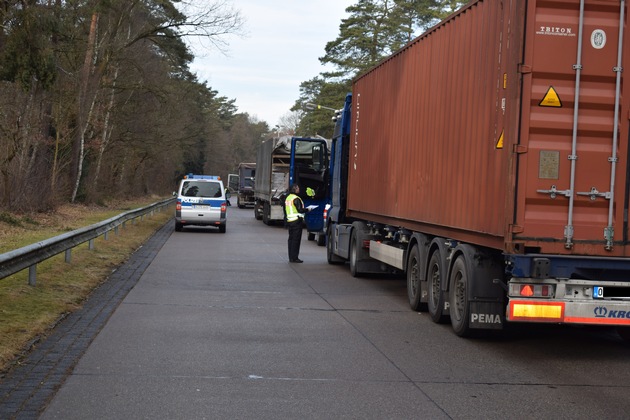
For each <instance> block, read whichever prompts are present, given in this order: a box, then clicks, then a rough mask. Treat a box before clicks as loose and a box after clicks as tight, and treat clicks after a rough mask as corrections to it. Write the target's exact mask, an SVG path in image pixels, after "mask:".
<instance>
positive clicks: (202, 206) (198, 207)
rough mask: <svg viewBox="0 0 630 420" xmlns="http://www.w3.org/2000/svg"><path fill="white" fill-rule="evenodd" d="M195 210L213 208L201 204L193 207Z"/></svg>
mask: <svg viewBox="0 0 630 420" xmlns="http://www.w3.org/2000/svg"><path fill="white" fill-rule="evenodd" d="M193 208H194V209H195V210H210V208H211V207H210V206H204V205H201V204H195V205H194V206H193Z"/></svg>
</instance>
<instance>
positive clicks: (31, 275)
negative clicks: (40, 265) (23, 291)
mask: <svg viewBox="0 0 630 420" xmlns="http://www.w3.org/2000/svg"><path fill="white" fill-rule="evenodd" d="M36 282H37V264H33V265H31V266H30V267H29V268H28V284H29V285H30V286H35V283H36Z"/></svg>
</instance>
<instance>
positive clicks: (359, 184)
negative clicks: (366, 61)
mask: <svg viewBox="0 0 630 420" xmlns="http://www.w3.org/2000/svg"><path fill="white" fill-rule="evenodd" d="M503 13H504V10H503V8H502V7H501V4H500V2H498V1H478V2H475V3H473V4H471V5H470V6H468V7H467V8H466V9H464V10H462V11H460V13H458V14H457V15H455V16H453V17H451V18H450V19H449V20H447V21H445V22H444V23H443V24H441V25H440V26H438V27H436V28H434V29H433V30H431V31H430V32H428V33H427V34H425V35H423V36H422V37H420V38H418V39H416V40H415V41H413V42H412V43H410V44H409V45H408V46H407V47H405V48H404V49H403V50H401V51H400V52H399V53H397V54H395V55H393V56H392V57H390V58H389V59H387V60H386V61H384V62H383V63H381V65H379V66H378V67H376V68H374V69H373V70H372V71H370V72H369V73H367V74H366V75H364V76H363V77H360V78H359V79H357V80H356V81H355V83H354V86H353V120H352V121H351V125H352V127H351V135H350V160H349V176H348V178H349V185H348V209H349V215H351V216H356V217H363V218H365V219H368V220H374V221H380V222H383V223H390V224H394V225H399V226H405V227H408V228H411V229H414V230H420V231H426V232H429V233H434V234H436V235H445V236H449V237H451V238H455V237H456V238H460V239H461V240H468V241H471V242H476V243H480V244H483V245H487V246H493V247H502V246H503V242H504V241H503V235H504V226H505V218H506V209H505V202H506V194H507V192H508V191H507V189H506V185H507V178H506V174H507V171H508V160H507V156H508V154H507V152H506V150H505V149H497V148H496V147H495V146H496V143H497V141H498V140H499V138H500V136H501V131H502V129H503V128H502V124H503V123H502V121H503V119H504V117H503V110H502V98H503V97H504V95H505V92H504V91H505V90H504V89H503V74H504V72H505V70H503V68H502V66H504V63H503V62H502V61H501V50H502V48H505V45H502V43H503V44H505V43H506V38H505V37H506V35H505V34H504V31H505V28H504V26H505V25H504V18H503Z"/></svg>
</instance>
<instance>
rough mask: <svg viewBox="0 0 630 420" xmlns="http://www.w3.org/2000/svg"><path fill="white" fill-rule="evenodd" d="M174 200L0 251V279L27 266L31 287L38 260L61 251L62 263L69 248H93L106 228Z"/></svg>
mask: <svg viewBox="0 0 630 420" xmlns="http://www.w3.org/2000/svg"><path fill="white" fill-rule="evenodd" d="M175 200H176V199H175V198H169V199H167V200H164V201H160V202H157V203H153V204H151V205H149V206H146V207H142V208H139V209H135V210H131V211H128V212H126V213H122V214H120V215H118V216H115V217H112V218H111V219H107V220H105V221H103V222H100V223H96V224H93V225H91V226H86V227H84V228H81V229H77V230H73V231H72V232H68V233H64V234H62V235H59V236H55V237H53V238H49V239H46V240H44V241H40V242H37V243H34V244H31V245H27V246H25V247H22V248H19V249H16V250H13V251H9V252H7V253H4V254H0V279H3V278H5V277H8V276H10V275H12V274H15V273H17V272H18V271H22V270H24V269H26V268H28V269H29V274H28V283H29V284H30V285H31V286H34V285H35V283H36V268H37V264H38V263H40V262H42V261H44V260H47V259H48V258H51V257H54V256H55V255H57V254H60V253H62V252H64V251H65V253H66V262H67V263H69V262H70V259H71V250H72V248H74V247H76V246H78V245H81V244H83V243H85V242H89V248H90V249H93V248H94V239H96V238H98V237H99V236H101V235H104V236H105V239H107V234H108V232H109V231H111V230H114V231H115V232H116V233H118V227H119V226H122V227H124V226H125V223H126V222H128V221H129V220H133V221H135V219H136V218H138V217H140V218H142V217H144V216H145V215H147V214H149V215H152V214H153V213H154V212H155V211H162V210H163V209H164V208H166V207H167V206H169V205H171V204H172V203H174V202H175Z"/></svg>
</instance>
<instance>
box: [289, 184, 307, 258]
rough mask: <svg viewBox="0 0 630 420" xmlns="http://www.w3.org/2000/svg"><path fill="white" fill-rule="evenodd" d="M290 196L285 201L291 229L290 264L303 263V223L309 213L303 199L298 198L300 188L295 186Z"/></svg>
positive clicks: (292, 187)
mask: <svg viewBox="0 0 630 420" xmlns="http://www.w3.org/2000/svg"><path fill="white" fill-rule="evenodd" d="M290 192H291V193H290V194H289V195H288V196H287V198H286V199H285V201H284V210H285V214H286V217H287V227H288V229H289V240H288V244H289V262H292V263H301V262H302V260H301V259H300V258H299V255H300V243H301V242H302V222H303V220H304V214H306V213H308V209H307V208H305V207H304V203H303V202H302V199H301V198H300V197H299V196H298V194H299V193H300V187H299V185H297V184H293V185H292V186H291V189H290Z"/></svg>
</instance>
